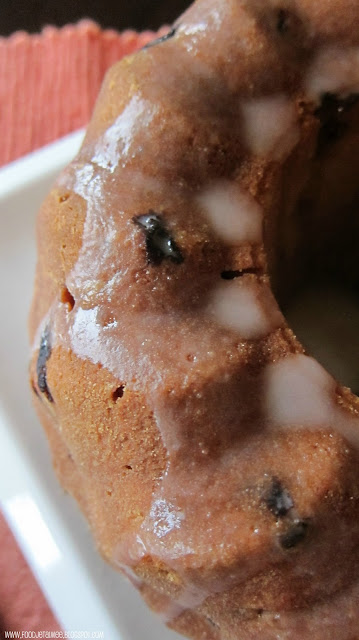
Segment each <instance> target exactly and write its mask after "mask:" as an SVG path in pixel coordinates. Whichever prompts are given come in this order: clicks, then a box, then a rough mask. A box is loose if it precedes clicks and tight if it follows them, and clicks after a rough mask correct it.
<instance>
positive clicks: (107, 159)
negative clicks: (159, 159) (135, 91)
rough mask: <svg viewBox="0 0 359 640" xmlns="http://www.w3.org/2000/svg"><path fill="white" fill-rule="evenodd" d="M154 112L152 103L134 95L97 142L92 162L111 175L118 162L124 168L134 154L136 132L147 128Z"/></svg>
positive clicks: (154, 108)
mask: <svg viewBox="0 0 359 640" xmlns="http://www.w3.org/2000/svg"><path fill="white" fill-rule="evenodd" d="M156 111H157V109H156V107H155V106H154V105H153V104H152V103H150V102H148V101H147V100H143V99H142V98H140V97H139V96H138V95H134V96H133V97H132V98H131V100H130V102H129V103H128V105H127V106H126V107H125V109H124V110H123V111H122V113H121V114H120V115H119V116H118V117H117V118H116V120H115V122H114V123H113V124H112V125H111V126H110V127H109V128H108V129H107V130H106V131H105V133H104V134H103V135H102V137H101V138H100V139H99V140H98V141H97V143H96V147H95V153H94V155H93V157H92V162H94V163H95V164H97V165H98V166H99V167H102V168H103V169H108V170H109V171H110V172H111V173H113V172H114V170H115V169H116V167H117V166H118V164H119V162H120V161H121V163H122V166H125V164H126V160H127V159H128V158H129V157H131V156H133V154H134V153H135V152H136V149H135V148H133V140H134V135H135V133H136V130H137V129H139V128H143V127H147V126H148V125H149V124H150V123H151V120H152V119H153V117H154V115H155V113H156Z"/></svg>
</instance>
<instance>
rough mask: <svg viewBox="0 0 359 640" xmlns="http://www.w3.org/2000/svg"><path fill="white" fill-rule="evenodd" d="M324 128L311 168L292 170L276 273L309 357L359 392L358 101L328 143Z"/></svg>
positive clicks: (278, 289) (284, 305)
mask: <svg viewBox="0 0 359 640" xmlns="http://www.w3.org/2000/svg"><path fill="white" fill-rule="evenodd" d="M339 113H341V111H339ZM323 126H327V122H326V118H324V125H323V123H322V122H321V127H320V129H319V133H318V141H317V149H316V152H315V155H314V158H312V159H311V160H310V161H309V165H308V166H306V167H305V169H304V170H303V169H302V168H300V166H299V164H297V165H296V167H295V170H293V166H292V167H291V168H289V173H288V176H287V177H288V179H289V182H290V183H291V185H292V186H290V184H289V186H288V185H285V186H284V196H283V198H284V204H283V207H282V209H283V210H282V212H281V214H280V219H279V220H278V225H277V230H276V237H277V242H276V244H277V249H278V253H277V254H276V256H275V259H274V260H272V261H271V260H270V263H271V262H272V263H273V264H272V274H271V275H272V281H273V286H274V290H275V292H276V295H277V299H278V301H279V305H280V307H281V309H282V311H283V313H284V314H285V316H286V318H287V321H288V324H289V326H290V327H291V328H292V329H293V331H294V333H295V334H296V336H297V338H298V339H299V340H300V342H301V343H302V344H303V346H304V347H305V348H306V349H307V352H308V354H309V355H312V356H314V357H315V358H316V359H317V360H318V361H319V362H320V363H321V364H322V365H323V366H324V367H325V368H326V369H327V370H328V371H329V372H330V373H331V374H332V375H333V376H334V377H335V378H336V379H337V380H338V381H339V382H340V383H342V384H344V385H345V386H348V387H350V388H351V389H352V391H353V392H354V393H357V394H358V393H359V104H356V105H355V106H354V107H351V110H350V114H348V117H347V118H346V122H345V127H343V128H342V130H340V131H338V132H337V133H338V135H335V136H333V135H331V136H329V137H328V138H327V139H326V138H325V130H324V131H323ZM330 133H331V134H332V131H331V132H330ZM296 179H297V180H298V181H299V183H300V185H301V186H300V188H299V189H298V187H296V186H293V185H295V183H296ZM297 184H298V182H297ZM296 188H297V189H298V191H297V193H296V197H295V198H293V189H294V190H295V189H296ZM294 202H295V204H293V203H294Z"/></svg>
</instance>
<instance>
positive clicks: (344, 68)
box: [304, 47, 359, 101]
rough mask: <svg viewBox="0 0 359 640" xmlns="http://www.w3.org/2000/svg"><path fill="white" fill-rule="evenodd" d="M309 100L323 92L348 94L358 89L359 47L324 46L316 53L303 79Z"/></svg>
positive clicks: (315, 98)
mask: <svg viewBox="0 0 359 640" xmlns="http://www.w3.org/2000/svg"><path fill="white" fill-rule="evenodd" d="M304 88H305V91H306V92H307V94H308V97H309V98H310V99H311V100H314V101H319V99H320V97H321V96H322V95H323V94H324V93H336V94H339V95H348V94H350V93H357V92H358V91H359V48H358V47H348V48H339V47H326V48H323V49H321V50H319V52H318V53H317V55H316V57H315V58H314V61H313V62H312V64H311V66H310V67H309V70H308V72H307V75H306V77H305V81H304Z"/></svg>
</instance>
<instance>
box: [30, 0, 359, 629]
mask: <svg viewBox="0 0 359 640" xmlns="http://www.w3.org/2000/svg"><path fill="white" fill-rule="evenodd" d="M358 152H359V3H358V1H357V0H318V2H313V0H197V1H196V2H195V3H194V5H193V6H192V7H190V8H189V9H188V11H187V12H185V13H184V14H183V15H182V16H181V17H180V18H179V20H178V21H177V22H176V23H175V25H174V26H173V28H171V29H170V30H169V32H168V34H167V35H166V36H164V37H162V38H160V39H158V40H157V41H154V42H151V43H150V44H149V45H147V46H146V47H144V49H142V50H141V51H140V52H138V53H136V54H134V55H131V56H129V57H127V58H125V59H123V60H121V61H120V62H118V63H117V64H115V65H114V66H113V67H112V68H111V69H110V71H109V72H108V73H107V75H106V78H105V80H104V84H103V87H102V89H101V92H100V96H99V98H98V101H97V105H96V107H95V111H94V114H93V118H92V120H91V123H90V125H89V127H88V130H87V133H86V137H85V141H84V143H83V145H82V148H81V150H80V152H79V153H78V155H77V156H76V158H75V159H74V161H73V162H72V163H71V164H70V165H69V167H68V168H66V169H65V171H64V172H63V173H62V174H61V175H60V177H59V178H58V180H57V182H56V184H55V186H54V188H53V189H52V191H51V193H50V194H49V196H48V197H47V199H46V201H45V202H44V204H43V206H42V208H41V210H40V213H39V216H38V221H37V239H38V265H37V272H36V283H35V291H34V298H33V305H32V309H31V314H30V335H31V343H32V358H31V366H30V373H31V384H32V388H33V391H34V402H35V405H36V409H37V411H38V414H39V416H40V419H41V422H42V423H43V425H44V427H45V429H46V432H47V436H48V439H49V442H50V446H51V450H52V456H53V461H54V467H55V470H56V473H57V475H58V477H59V480H60V482H61V484H62V485H63V487H64V488H65V489H66V490H67V491H68V492H69V493H70V494H72V495H73V496H74V497H75V498H76V500H77V501H78V503H79V505H80V507H81V509H82V510H83V512H84V513H85V515H86V517H87V518H88V521H89V523H90V526H91V529H92V531H93V535H94V539H95V541H96V544H97V546H98V549H99V551H100V553H101V554H102V555H103V556H104V558H105V559H106V560H107V561H108V562H110V563H111V564H112V565H113V566H114V567H115V568H118V569H120V570H122V571H124V572H125V573H126V574H127V575H128V576H129V577H130V579H131V580H132V581H133V583H134V584H135V585H136V586H137V588H138V589H139V590H140V591H141V592H142V594H143V597H144V598H145V599H146V601H147V602H148V603H149V605H150V606H151V607H152V608H153V609H155V610H156V611H157V612H159V613H160V615H161V616H162V617H163V619H164V620H165V622H166V623H167V624H168V625H169V626H170V627H172V628H173V629H175V630H177V631H179V632H180V633H182V634H184V635H186V636H188V637H190V638H193V639H197V640H205V639H206V640H259V639H260V640H277V639H281V640H284V639H286V640H305V639H307V638H311V640H358V638H359V451H358V447H359V399H358V398H357V396H356V395H355V391H358V390H355V389H354V390H353V392H352V391H351V390H350V389H349V388H347V387H345V386H343V385H342V384H341V381H338V380H336V379H335V378H334V377H332V375H331V374H330V373H328V372H327V371H326V369H324V368H323V367H322V365H321V364H319V362H318V361H317V360H316V359H315V358H314V357H313V354H312V353H311V352H307V351H306V350H305V348H304V346H303V345H302V344H301V342H300V340H299V339H298V338H297V337H296V335H295V332H294V331H293V330H292V329H291V327H290V326H289V324H288V323H287V321H286V308H287V306H288V304H289V302H290V300H291V299H292V298H293V296H295V293H296V292H297V291H299V290H300V288H301V287H303V285H304V283H306V282H309V281H310V282H316V281H325V282H335V283H337V285H338V286H339V287H341V288H348V289H350V290H351V291H353V292H355V291H357V290H358V287H359V268H358V265H357V253H358V250H357V247H358V246H359V216H358V211H359V186H358V184H359V183H358ZM338 338H339V336H338Z"/></svg>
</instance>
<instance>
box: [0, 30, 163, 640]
mask: <svg viewBox="0 0 359 640" xmlns="http://www.w3.org/2000/svg"><path fill="white" fill-rule="evenodd" d="M165 30H166V28H165V27H164V28H163V30H161V31H160V32H159V35H161V33H164V32H165ZM154 37H155V34H153V33H152V32H149V31H146V32H143V33H140V34H138V33H136V32H134V31H125V32H123V33H121V34H119V33H116V32H115V31H113V30H106V31H103V30H101V29H100V28H99V27H98V26H97V25H96V24H95V23H93V22H91V21H89V20H84V21H82V22H80V23H79V24H77V25H68V26H66V27H63V28H61V29H56V28H54V27H46V28H45V29H44V30H43V32H42V33H41V34H39V35H28V34H26V33H24V32H18V33H15V34H14V35H12V36H10V37H9V38H0V140H1V144H0V166H1V165H4V164H6V163H8V162H11V161H12V160H15V159H16V158H18V157H20V156H22V155H25V154H26V153H29V152H30V151H33V150H34V149H37V148H39V147H42V146H43V145H45V144H48V143H50V142H52V141H54V140H56V139H57V138H60V137H61V136H64V135H66V134H67V133H70V132H71V131H74V130H76V129H78V128H80V127H83V126H85V125H86V123H87V122H88V120H89V118H90V115H91V111H92V108H93V105H94V102H95V99H96V96H97V93H98V91H99V88H100V84H101V81H102V78H103V76H104V73H105V71H106V69H107V68H108V67H109V66H110V65H111V64H112V63H113V62H115V61H116V60H118V59H120V58H121V57H123V56H124V55H126V54H128V53H132V52H133V51H135V50H136V49H139V48H140V47H142V46H144V45H145V44H146V43H147V42H148V41H149V40H151V39H152V38H154ZM58 629H60V627H59V623H58V621H57V620H56V619H55V617H54V615H53V613H52V612H51V610H50V609H49V606H48V604H47V602H46V600H45V598H44V596H43V594H42V592H41V590H40V588H39V586H38V584H37V583H36V581H35V579H34V577H33V575H32V573H31V571H30V569H29V567H28V565H27V564H26V561H25V560H24V557H23V556H22V553H21V551H20V550H19V548H18V546H17V544H16V542H15V540H14V538H13V536H12V534H11V532H10V530H9V528H8V527H7V524H6V522H5V520H4V518H3V516H2V515H1V513H0V633H1V635H2V636H3V632H4V630H6V631H8V630H11V631H35V632H36V631H45V630H48V631H54V630H58Z"/></svg>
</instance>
